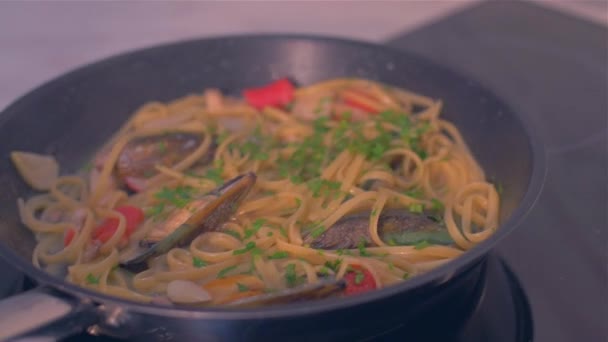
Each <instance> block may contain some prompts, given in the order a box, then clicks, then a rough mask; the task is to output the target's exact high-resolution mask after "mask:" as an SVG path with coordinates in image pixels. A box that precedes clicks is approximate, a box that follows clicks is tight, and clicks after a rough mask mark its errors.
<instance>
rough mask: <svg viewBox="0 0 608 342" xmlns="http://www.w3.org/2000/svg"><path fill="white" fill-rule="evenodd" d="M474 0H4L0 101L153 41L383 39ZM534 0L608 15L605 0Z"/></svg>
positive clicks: (0, 104)
mask: <svg viewBox="0 0 608 342" xmlns="http://www.w3.org/2000/svg"><path fill="white" fill-rule="evenodd" d="M477 2H478V0H453V1H299V2H295V1H282V2H278V1H244V2H233V1H230V2H228V1H171V2H169V1H167V2H151V1H112V2H102V1H98V2H96V1H80V2H78V1H44V2H42V1H40V2H36V1H28V2H23V1H0V108H4V107H5V106H6V105H8V103H9V102H10V101H12V100H14V99H15V98H17V97H18V96H20V95H21V94H23V93H24V92H26V91H28V90H29V89H31V88H33V87H35V86H36V85H39V84H40V83H42V82H44V81H45V80H48V79H50V78H52V77H55V76H57V75H59V74H62V73H64V72H66V71H68V70H70V69H72V68H74V67H77V66H80V65H83V64H86V63H89V62H92V61H95V60H98V59H100V58H103V57H107V56H110V55H112V54H116V53H120V52H124V51H127V50H132V49H136V48H140V47H145V46H149V45H153V44H158V43H163V42H169V41H174V40H180V39H187V38H194V37H204V36H214V35H223V34H237V33H259V32H275V33H276V32H283V33H312V34H326V35H333V36H339V37H347V38H353V39H363V40H368V41H374V42H382V41H385V40H387V39H389V38H390V37H393V36H396V35H398V34H403V33H405V32H408V31H412V30H415V29H417V28H419V27H421V26H424V25H427V24H429V23H431V22H433V21H436V20H439V19H440V18H442V17H444V16H447V15H449V14H450V13H453V12H455V11H460V10H463V9H465V8H466V7H467V6H474V5H475V3H477ZM535 2H537V3H539V4H540V5H542V6H548V7H552V8H556V9H558V10H561V11H566V12H568V13H571V14H574V15H577V16H583V17H585V18H587V19H588V20H592V21H595V22H600V23H603V24H606V23H608V17H607V16H608V14H607V13H606V5H605V4H606V2H605V1H595V2H593V1H592V2H585V1H548V0H547V1H535ZM602 4H603V5H602ZM429 44H432V42H429Z"/></svg>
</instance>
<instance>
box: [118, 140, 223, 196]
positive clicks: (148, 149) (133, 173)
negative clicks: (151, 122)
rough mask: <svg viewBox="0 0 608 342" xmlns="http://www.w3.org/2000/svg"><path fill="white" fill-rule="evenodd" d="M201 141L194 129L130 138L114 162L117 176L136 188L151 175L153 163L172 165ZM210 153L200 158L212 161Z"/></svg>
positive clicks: (131, 187) (153, 167)
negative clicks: (190, 131)
mask: <svg viewBox="0 0 608 342" xmlns="http://www.w3.org/2000/svg"><path fill="white" fill-rule="evenodd" d="M201 143H202V137H201V136H200V135H197V134H193V133H186V132H171V133H163V134H159V135H153V136H146V137H140V138H136V139H133V140H131V141H130V142H129V143H128V144H127V145H126V146H125V147H124V148H123V149H122V151H121V152H120V154H119V156H118V160H117V162H116V176H117V177H118V179H119V180H120V181H122V182H123V183H124V184H126V185H127V186H128V187H129V188H130V189H131V190H135V191H139V190H141V189H139V188H140V187H141V184H143V183H145V180H146V179H147V178H150V177H152V176H154V175H155V174H156V173H157V171H156V169H155V166H156V165H162V166H166V167H171V166H173V165H175V164H177V163H178V162H180V161H181V160H183V159H184V158H186V157H187V156H188V155H190V154H192V152H194V151H195V150H196V149H197V148H198V147H199V146H200V144H201ZM212 156H213V153H212V152H210V153H207V155H206V156H205V157H204V158H203V159H202V160H201V161H199V162H200V163H203V164H204V163H207V162H209V161H211V158H210V157H212Z"/></svg>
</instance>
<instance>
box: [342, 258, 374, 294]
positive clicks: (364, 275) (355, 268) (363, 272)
mask: <svg viewBox="0 0 608 342" xmlns="http://www.w3.org/2000/svg"><path fill="white" fill-rule="evenodd" d="M350 268H351V270H350V271H348V272H347V273H346V274H345V275H344V280H346V288H345V289H344V294H345V295H347V296H348V295H353V294H359V293H364V292H368V291H371V290H374V289H376V288H377V285H376V281H375V280H374V276H372V274H371V273H370V272H369V271H368V270H367V269H366V268H364V267H362V266H359V265H351V266H350Z"/></svg>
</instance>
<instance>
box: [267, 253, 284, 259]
mask: <svg viewBox="0 0 608 342" xmlns="http://www.w3.org/2000/svg"><path fill="white" fill-rule="evenodd" d="M288 256H289V253H287V252H285V251H277V252H274V253H273V254H271V255H269V256H268V259H285V258H287V257H288Z"/></svg>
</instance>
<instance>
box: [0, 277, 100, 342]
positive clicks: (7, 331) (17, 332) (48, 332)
mask: <svg viewBox="0 0 608 342" xmlns="http://www.w3.org/2000/svg"><path fill="white" fill-rule="evenodd" d="M0 317H2V319H0V341H26V340H27V341H32V340H34V339H35V340H36V341H56V340H59V339H62V338H65V337H68V336H71V335H74V334H77V333H79V332H82V331H83V330H84V329H86V328H87V327H89V326H91V325H93V324H95V323H96V322H98V321H99V320H100V315H99V313H98V311H97V309H96V306H95V305H94V304H93V303H90V302H86V301H82V300H80V299H77V298H75V297H72V296H69V295H66V294H63V293H59V292H57V291H55V290H53V289H50V288H45V287H40V288H36V289H32V290H29V291H27V292H24V293H21V294H18V295H16V296H12V297H8V298H6V299H3V300H1V301H0Z"/></svg>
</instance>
